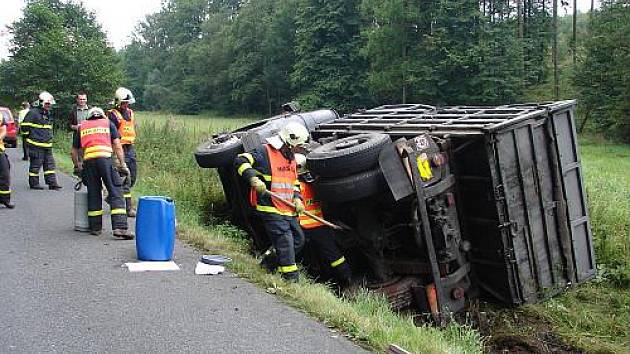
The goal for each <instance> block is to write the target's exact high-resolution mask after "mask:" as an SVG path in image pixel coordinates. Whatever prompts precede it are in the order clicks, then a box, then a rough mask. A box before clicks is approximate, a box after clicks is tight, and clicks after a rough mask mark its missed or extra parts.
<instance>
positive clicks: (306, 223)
mask: <svg viewBox="0 0 630 354" xmlns="http://www.w3.org/2000/svg"><path fill="white" fill-rule="evenodd" d="M295 162H296V164H297V168H298V179H299V181H300V192H301V193H302V199H303V200H304V208H305V210H306V211H308V212H310V213H312V214H314V215H315V216H319V217H320V218H322V219H323V218H324V214H323V213H322V203H321V202H320V201H319V200H317V198H316V197H315V191H314V189H313V182H314V181H315V180H314V178H313V177H312V176H311V174H310V173H309V172H308V170H307V169H306V156H304V155H302V154H295ZM299 220H300V226H301V227H302V229H304V235H305V236H306V242H309V244H310V245H312V247H313V248H314V249H315V252H316V253H317V254H319V256H320V257H322V259H323V260H324V261H325V262H326V263H327V264H328V265H329V266H330V268H332V270H333V273H334V275H335V278H336V280H337V283H338V284H339V285H341V286H342V287H347V286H349V285H350V280H351V279H352V271H351V270H350V266H349V265H348V262H346V258H345V257H344V256H343V254H342V253H341V250H339V247H338V246H337V243H336V242H335V233H334V232H333V230H332V229H331V228H330V227H328V226H326V225H324V224H323V223H321V222H319V221H317V220H315V219H312V218H310V217H308V216H307V215H305V214H300V216H299Z"/></svg>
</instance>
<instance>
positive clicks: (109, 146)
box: [72, 107, 134, 239]
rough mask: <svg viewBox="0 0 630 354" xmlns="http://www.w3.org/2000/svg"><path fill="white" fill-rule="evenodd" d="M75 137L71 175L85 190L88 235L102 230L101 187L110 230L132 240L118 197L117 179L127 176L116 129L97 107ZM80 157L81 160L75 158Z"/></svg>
mask: <svg viewBox="0 0 630 354" xmlns="http://www.w3.org/2000/svg"><path fill="white" fill-rule="evenodd" d="M78 130H79V133H78V134H74V139H73V142H72V162H73V163H74V168H75V173H76V174H77V175H78V176H81V178H82V181H83V183H84V184H85V185H86V187H87V190H88V220H89V225H90V233H91V234H93V235H97V236H98V235H100V234H101V229H102V227H103V218H102V215H103V202H102V194H101V190H102V186H103V185H104V186H105V188H106V189H107V202H108V203H109V205H110V207H111V208H110V209H111V222H112V230H113V234H114V236H115V237H119V238H123V239H133V237H134V235H133V233H132V232H130V231H129V230H128V226H127V210H126V209H125V200H124V199H123V197H122V184H123V182H122V179H121V177H120V175H121V174H122V175H127V176H128V175H129V174H130V172H129V168H128V167H127V165H126V164H125V162H124V161H125V155H124V152H123V148H122V146H121V144H120V136H119V135H118V130H117V129H116V126H114V124H113V123H112V122H111V121H109V120H108V119H107V118H106V117H105V112H103V110H102V109H100V108H98V107H94V108H91V109H90V110H89V112H88V117H87V120H84V121H83V122H81V124H79V127H78ZM112 153H115V154H116V157H117V159H118V161H119V163H118V165H117V168H116V169H117V170H118V171H116V170H115V169H114V165H113V163H112ZM80 154H83V160H81V159H79V155H80Z"/></svg>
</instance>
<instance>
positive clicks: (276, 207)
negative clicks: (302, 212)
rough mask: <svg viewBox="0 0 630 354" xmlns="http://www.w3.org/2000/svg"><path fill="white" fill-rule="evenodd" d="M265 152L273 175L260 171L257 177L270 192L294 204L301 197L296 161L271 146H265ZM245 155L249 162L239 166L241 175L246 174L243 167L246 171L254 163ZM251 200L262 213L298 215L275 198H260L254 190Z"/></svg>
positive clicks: (251, 193)
mask: <svg viewBox="0 0 630 354" xmlns="http://www.w3.org/2000/svg"><path fill="white" fill-rule="evenodd" d="M265 152H266V155H267V158H268V160H269V171H270V172H271V175H267V174H264V173H262V172H260V171H256V175H257V176H258V177H259V178H260V179H262V180H263V181H264V182H265V184H266V185H267V189H268V190H269V191H271V192H273V193H275V194H277V195H279V196H280V197H281V198H282V199H284V200H286V201H289V202H292V201H293V199H294V198H296V197H299V182H298V180H297V166H296V163H295V160H288V159H287V158H286V157H284V156H283V155H282V153H281V152H280V150H276V149H274V148H273V147H272V146H271V145H269V144H265ZM243 155H247V156H246V157H245V158H246V159H247V160H248V161H247V162H245V163H244V164H241V166H239V168H238V169H239V173H240V174H241V175H242V174H243V172H244V169H241V167H242V166H243V165H245V166H246V167H245V169H248V168H250V167H252V163H251V162H254V161H253V158H252V157H251V155H250V154H243ZM252 168H253V167H252ZM265 172H266V171H265ZM249 200H250V203H251V205H252V206H253V207H254V208H256V210H258V211H261V212H265V213H274V214H280V215H287V216H295V215H296V213H295V210H294V209H293V208H291V207H289V206H286V205H284V204H283V203H282V202H280V201H278V200H276V199H275V198H269V197H267V196H265V197H259V196H258V194H257V193H256V191H255V190H254V189H253V188H252V189H251V190H250V193H249Z"/></svg>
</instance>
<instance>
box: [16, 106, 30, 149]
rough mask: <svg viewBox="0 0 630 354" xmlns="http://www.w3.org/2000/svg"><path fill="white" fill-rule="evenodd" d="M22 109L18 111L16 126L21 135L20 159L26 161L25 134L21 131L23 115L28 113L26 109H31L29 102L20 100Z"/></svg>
mask: <svg viewBox="0 0 630 354" xmlns="http://www.w3.org/2000/svg"><path fill="white" fill-rule="evenodd" d="M21 107H22V109H21V110H20V112H18V126H19V127H20V136H21V137H22V161H28V146H27V145H26V137H27V136H26V135H25V134H24V132H23V131H22V122H23V121H24V117H26V115H27V114H28V111H30V110H31V104H30V103H28V102H27V101H24V102H22V105H21Z"/></svg>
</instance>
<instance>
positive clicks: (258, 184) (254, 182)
mask: <svg viewBox="0 0 630 354" xmlns="http://www.w3.org/2000/svg"><path fill="white" fill-rule="evenodd" d="M249 185H250V186H252V188H254V190H255V191H256V193H258V194H263V193H265V192H266V191H267V186H266V185H265V182H263V181H261V180H260V178H258V177H252V178H250V179H249Z"/></svg>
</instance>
